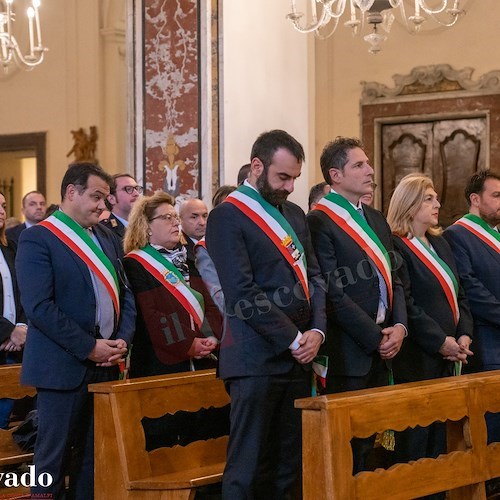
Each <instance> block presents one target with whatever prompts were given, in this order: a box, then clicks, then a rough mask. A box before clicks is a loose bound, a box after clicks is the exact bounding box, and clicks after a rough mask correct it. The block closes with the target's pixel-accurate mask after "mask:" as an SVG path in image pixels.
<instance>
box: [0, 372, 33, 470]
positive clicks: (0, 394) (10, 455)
mask: <svg viewBox="0 0 500 500" xmlns="http://www.w3.org/2000/svg"><path fill="white" fill-rule="evenodd" d="M20 376H21V365H20V364H16V365H2V366H0V398H11V399H21V398H24V397H25V396H34V395H35V394H36V390H35V389H34V388H33V387H26V386H21V385H20V382H19V380H20ZM14 429H15V428H11V429H0V467H3V466H5V465H12V464H22V463H24V462H30V461H31V459H32V458H33V453H26V452H24V451H22V450H21V448H19V446H18V445H17V444H16V443H15V442H14V440H13V439H12V432H13V431H14Z"/></svg>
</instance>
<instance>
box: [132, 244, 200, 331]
mask: <svg viewBox="0 0 500 500" xmlns="http://www.w3.org/2000/svg"><path fill="white" fill-rule="evenodd" d="M127 257H131V258H132V259H135V260H136V261H137V262H140V263H141V264H142V265H143V266H144V269H146V271H148V272H149V273H150V274H151V275H152V276H153V277H154V278H156V279H157V280H158V281H159V282H160V283H161V284H162V285H163V286H164V287H165V288H166V289H167V290H168V291H169V292H170V293H171V294H172V295H173V296H174V297H175V298H176V299H177V301H178V302H179V303H180V304H181V305H182V307H183V308H184V309H185V310H186V311H187V312H188V313H189V314H190V315H191V317H192V318H193V321H194V322H195V324H196V325H197V326H198V328H201V325H202V324H203V318H204V317H205V307H204V303H203V295H201V293H199V292H197V291H196V290H193V289H192V288H191V287H190V286H189V285H188V284H187V283H186V282H185V280H184V278H183V276H182V274H181V273H180V271H179V270H178V269H177V268H176V267H175V266H174V265H173V264H172V263H171V262H170V261H169V260H167V259H166V258H165V257H163V255H162V254H161V253H160V252H158V250H156V249H155V248H153V247H152V246H151V245H146V246H145V247H143V248H141V249H139V250H132V251H131V252H129V253H128V254H127Z"/></svg>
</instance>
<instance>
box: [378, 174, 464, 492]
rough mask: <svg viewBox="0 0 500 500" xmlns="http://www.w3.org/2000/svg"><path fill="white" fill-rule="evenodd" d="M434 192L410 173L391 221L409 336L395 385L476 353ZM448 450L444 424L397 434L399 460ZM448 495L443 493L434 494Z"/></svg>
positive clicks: (449, 369)
mask: <svg viewBox="0 0 500 500" xmlns="http://www.w3.org/2000/svg"><path fill="white" fill-rule="evenodd" d="M440 207H441V204H440V203H439V201H438V198H437V194H436V191H435V190H434V186H433V184H432V181H431V179H430V178H429V177H427V176H425V175H422V174H410V175H407V176H406V177H403V179H402V180H401V182H400V183H399V184H398V185H397V186H396V189H395V190H394V193H393V195H392V198H391V201H390V203H389V211H388V214H387V222H388V223H389V226H390V227H391V230H392V232H393V235H394V247H395V249H396V250H397V254H396V259H397V269H398V275H399V277H400V279H401V281H402V283H403V286H404V289H405V297H406V307H407V311H408V338H407V339H406V340H405V341H404V343H403V345H402V348H401V351H400V353H399V354H398V355H397V356H396V357H395V358H394V360H393V370H394V379H395V381H396V383H402V382H415V381H420V380H427V379H433V378H439V377H449V376H451V375H454V374H459V373H460V370H459V369H458V368H459V366H460V364H461V363H467V358H468V356H471V355H472V352H471V350H470V344H471V341H472V316H471V313H470V309H469V305H468V303H467V300H466V299H465V295H464V293H463V289H462V287H461V285H460V280H459V277H458V272H457V268H456V265H455V260H454V258H453V254H452V251H451V248H450V247H449V245H448V243H447V242H446V240H445V239H444V238H443V237H442V236H441V233H442V230H441V228H440V227H439V208H440ZM441 453H446V432H445V424H444V423H442V422H435V423H433V424H431V425H429V426H428V427H416V428H415V429H407V430H405V431H403V432H401V433H398V434H397V435H396V456H397V459H398V461H400V462H405V463H406V462H409V461H410V460H418V459H419V458H423V457H431V458H437V457H438V455H440V454H441ZM438 497H439V498H444V496H443V495H439V496H433V498H438Z"/></svg>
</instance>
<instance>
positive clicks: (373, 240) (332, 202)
mask: <svg viewBox="0 0 500 500" xmlns="http://www.w3.org/2000/svg"><path fill="white" fill-rule="evenodd" d="M315 210H320V211H321V212H324V213H325V214H326V215H328V217H330V219H331V220H332V221H333V222H334V223H335V224H336V225H337V226H339V227H340V229H342V230H343V231H345V232H346V233H347V235H348V236H350V237H351V238H352V239H353V240H354V242H355V243H356V244H357V245H359V246H360V247H361V249H362V250H363V251H364V252H365V253H366V254H367V255H368V257H369V258H370V259H371V261H372V262H373V264H374V265H375V266H376V267H377V269H378V271H379V273H380V274H381V275H382V277H383V278H384V281H385V284H386V286H387V293H388V295H389V307H392V295H393V290H392V269H391V260H390V258H389V255H388V253H387V250H386V248H385V247H384V245H383V244H382V242H381V241H380V239H379V237H378V236H377V235H376V233H375V231H373V229H372V228H371V227H370V226H369V225H368V223H367V222H366V220H365V219H364V218H363V217H362V216H361V215H360V214H359V212H358V211H357V210H356V209H355V208H354V207H353V206H352V204H351V203H349V201H348V200H346V199H345V198H344V197H343V196H340V195H339V194H337V193H329V194H327V195H326V196H324V197H323V198H322V199H321V200H320V201H319V202H318V204H317V205H316V207H315Z"/></svg>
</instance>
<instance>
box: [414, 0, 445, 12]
mask: <svg viewBox="0 0 500 500" xmlns="http://www.w3.org/2000/svg"><path fill="white" fill-rule="evenodd" d="M418 3H419V4H420V7H421V9H422V10H423V11H424V12H425V13H426V14H429V15H432V14H441V12H443V11H444V10H445V9H446V7H448V0H443V3H442V4H441V7H438V8H437V9H436V10H433V9H431V8H430V7H429V6H428V5H427V4H426V3H425V0H418Z"/></svg>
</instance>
